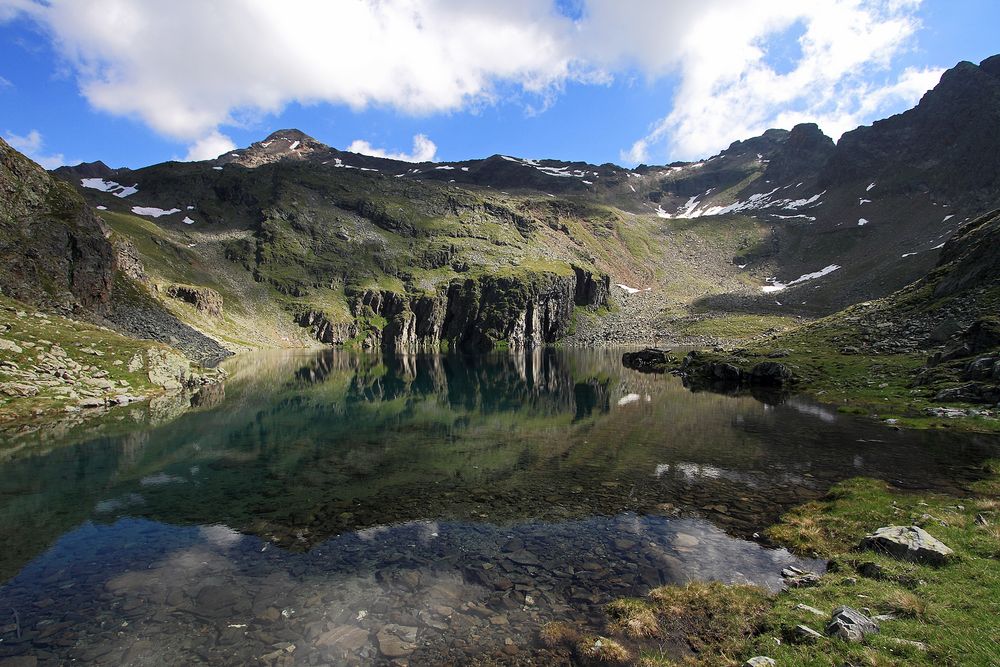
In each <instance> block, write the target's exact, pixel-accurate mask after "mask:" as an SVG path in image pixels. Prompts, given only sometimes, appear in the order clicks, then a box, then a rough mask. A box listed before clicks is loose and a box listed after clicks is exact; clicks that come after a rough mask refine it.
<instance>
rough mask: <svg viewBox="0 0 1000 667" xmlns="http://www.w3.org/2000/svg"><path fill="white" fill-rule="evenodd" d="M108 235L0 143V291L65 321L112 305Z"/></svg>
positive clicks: (81, 206)
mask: <svg viewBox="0 0 1000 667" xmlns="http://www.w3.org/2000/svg"><path fill="white" fill-rule="evenodd" d="M108 235H109V231H108V229H107V228H106V227H105V226H104V224H103V223H102V222H101V220H100V218H98V217H97V216H96V215H95V214H94V211H93V210H92V209H91V208H90V207H89V206H88V205H87V204H86V203H85V202H84V200H83V198H82V197H81V196H80V195H79V194H77V192H76V190H74V189H73V188H72V187H71V186H69V185H67V184H66V183H64V182H62V181H59V180H56V179H53V178H52V177H50V176H49V174H48V173H46V172H45V170H44V169H42V168H41V167H39V166H38V165H37V164H35V163H34V162H32V161H31V160H29V159H28V158H26V157H25V156H23V155H21V154H20V153H18V152H17V151H16V150H14V149H13V148H11V147H10V146H9V145H8V144H7V143H6V142H5V141H3V140H2V139H0V288H2V289H3V293H4V294H6V295H8V296H11V297H13V298H15V299H18V300H20V301H24V302H26V303H30V304H33V305H37V306H43V307H47V308H51V309H53V310H56V311H58V312H61V313H64V314H68V313H72V312H79V311H82V310H88V311H92V312H94V313H98V314H104V313H106V312H108V310H109V308H110V306H111V285H112V281H113V278H114V272H115V254H114V251H113V249H112V246H111V243H110V241H109V240H108Z"/></svg>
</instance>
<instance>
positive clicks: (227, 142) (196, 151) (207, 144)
mask: <svg viewBox="0 0 1000 667" xmlns="http://www.w3.org/2000/svg"><path fill="white" fill-rule="evenodd" d="M234 148H236V144H234V143H233V140H232V139H230V138H229V137H227V136H226V135H224V134H222V133H221V132H219V131H218V130H214V131H212V132H210V133H208V134H207V135H205V136H204V137H202V138H201V139H199V140H198V141H196V142H194V143H193V144H191V145H190V146H189V147H188V152H187V156H185V158H184V160H185V161H186V162H195V161H197V160H211V159H213V158H217V157H219V156H220V155H222V154H223V153H228V152H229V151H231V150H233V149H234Z"/></svg>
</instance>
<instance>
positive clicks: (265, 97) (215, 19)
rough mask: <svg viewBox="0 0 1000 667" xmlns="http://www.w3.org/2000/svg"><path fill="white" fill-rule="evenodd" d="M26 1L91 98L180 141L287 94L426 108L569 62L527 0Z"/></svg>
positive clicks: (484, 94) (538, 89) (469, 100)
mask: <svg viewBox="0 0 1000 667" xmlns="http://www.w3.org/2000/svg"><path fill="white" fill-rule="evenodd" d="M2 1H3V0H0V2H2ZM22 6H23V5H22ZM26 11H28V12H29V13H30V14H31V16H33V17H34V18H35V20H37V21H38V22H39V23H40V24H41V25H42V26H43V27H45V28H46V29H47V30H48V31H49V32H50V34H51V37H52V40H53V43H54V44H55V45H56V47H57V48H58V49H59V50H60V52H61V54H62V55H63V56H64V57H65V58H66V59H67V61H68V62H69V63H70V65H71V66H72V67H73V68H74V70H75V71H76V73H77V77H78V79H79V85H80V87H81V90H82V91H83V94H84V95H85V97H86V98H87V100H88V101H89V102H90V104H91V105H93V106H94V107H95V108H97V109H100V110H102V111H107V112H110V113H113V114H117V115H122V114H128V115H132V116H135V117H137V118H139V119H141V120H142V121H143V122H145V123H147V124H148V125H149V126H151V127H152V128H153V129H155V130H156V131H158V132H160V133H162V134H164V135H167V136H170V137H174V138H177V139H180V140H186V141H191V140H197V139H200V138H202V137H204V136H206V135H207V134H209V133H210V132H212V131H214V130H216V129H217V128H218V127H219V126H220V125H222V124H227V123H228V124H232V123H234V122H236V121H237V120H238V119H239V118H240V117H241V116H243V115H244V114H250V115H251V116H253V115H255V114H260V113H264V114H268V113H277V112H280V111H281V110H282V109H283V108H284V106H285V105H287V104H288V103H290V102H292V101H297V102H300V103H304V104H310V103H317V102H328V103H332V104H342V105H347V106H349V107H351V108H354V109H364V108H366V107H369V106H371V105H384V106H391V107H395V108H398V109H401V110H403V111H406V112H410V113H434V112H443V111H452V110H456V109H461V108H463V107H465V106H466V105H469V104H474V103H481V102H483V101H489V100H492V99H493V98H494V97H495V86H496V85H497V84H500V83H505V82H512V83H514V84H516V85H518V86H519V87H521V88H523V89H524V90H527V91H531V92H535V93H544V92H545V91H546V89H547V88H548V87H549V86H550V85H555V84H557V83H558V82H560V81H562V80H564V79H565V78H566V77H567V75H568V71H569V52H568V50H567V49H566V48H565V47H564V45H563V44H562V42H563V40H564V39H565V37H566V35H567V31H566V29H567V28H568V27H569V21H568V19H565V18H561V17H560V16H559V15H558V14H557V13H556V12H555V10H554V8H552V7H550V6H548V5H546V3H540V2H537V1H536V0H508V1H507V2H504V3H502V5H501V6H496V5H495V4H494V3H492V2H488V1H487V0H386V1H381V2H363V1H359V0H344V1H342V2H328V1H327V0H285V1H283V2H280V3H278V2H253V3H247V2H244V1H243V0H213V2H212V3H211V8H210V10H208V9H206V5H205V3H204V2H203V0H172V1H171V2H170V3H169V6H167V5H165V4H164V3H162V2H160V1H159V0H88V2H77V1H76V0H52V1H51V2H45V3H42V2H40V1H39V2H34V3H30V6H29V8H28V9H27V10H26Z"/></svg>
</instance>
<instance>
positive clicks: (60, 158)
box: [7, 130, 67, 169]
mask: <svg viewBox="0 0 1000 667" xmlns="http://www.w3.org/2000/svg"><path fill="white" fill-rule="evenodd" d="M7 143H9V144H10V145H11V146H13V147H14V148H16V149H17V150H19V151H21V152H22V153H24V154H25V155H27V156H28V157H30V158H31V159H32V160H34V161H35V162H37V163H38V164H40V165H42V167H44V168H45V169H55V168H56V167H61V166H62V165H64V164H66V163H67V160H66V158H65V156H64V155H63V154H62V153H52V154H48V155H47V154H45V153H44V152H43V150H44V148H45V140H44V139H43V138H42V134H41V133H40V132H39V131H38V130H31V131H30V132H28V134H25V135H23V136H22V135H19V134H14V133H12V132H8V133H7Z"/></svg>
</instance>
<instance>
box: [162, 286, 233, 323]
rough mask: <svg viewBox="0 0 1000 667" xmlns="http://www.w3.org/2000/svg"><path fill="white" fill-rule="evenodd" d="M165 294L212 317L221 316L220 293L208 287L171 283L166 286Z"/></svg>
mask: <svg viewBox="0 0 1000 667" xmlns="http://www.w3.org/2000/svg"><path fill="white" fill-rule="evenodd" d="M167 296H169V297H172V298H174V299H180V300H181V301H184V302H186V303H189V304H191V305H192V306H194V307H195V308H196V309H197V310H198V311H199V312H202V313H205V314H207V315H211V316H212V317H222V295H221V294H219V293H218V292H216V291H215V290H214V289H212V288H210V287H197V286H193V285H171V286H170V287H168V288H167Z"/></svg>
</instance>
